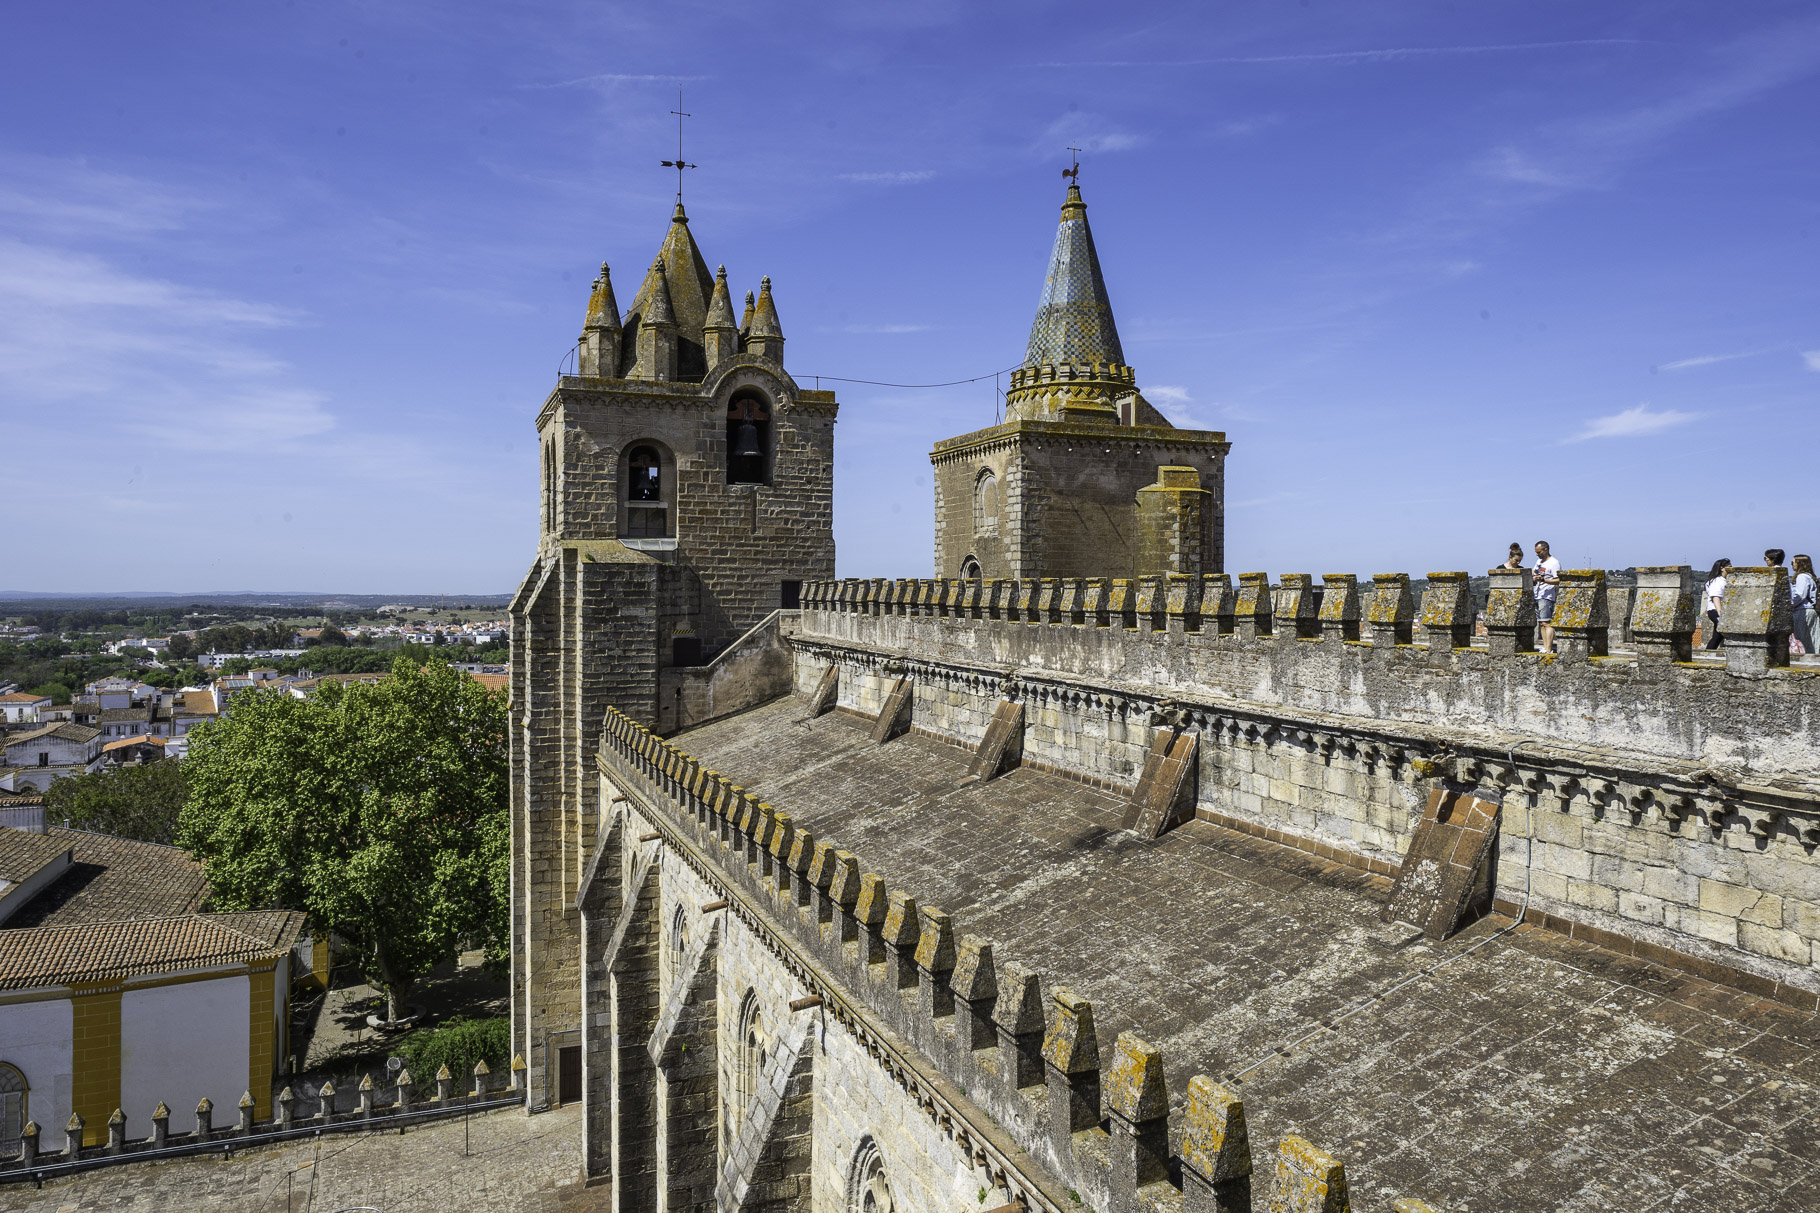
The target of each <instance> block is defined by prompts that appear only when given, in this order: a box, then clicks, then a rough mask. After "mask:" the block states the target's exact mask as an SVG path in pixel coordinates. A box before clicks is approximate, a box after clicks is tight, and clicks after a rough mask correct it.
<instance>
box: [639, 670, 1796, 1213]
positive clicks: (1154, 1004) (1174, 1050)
mask: <svg viewBox="0 0 1820 1213" xmlns="http://www.w3.org/2000/svg"><path fill="white" fill-rule="evenodd" d="M803 716H804V705H803V702H802V700H800V699H796V698H785V699H780V700H776V701H773V702H772V703H770V704H767V705H765V706H762V707H759V708H755V709H753V710H751V711H748V712H745V713H741V714H739V715H735V716H732V717H728V718H726V719H724V720H721V721H718V722H715V723H712V724H708V725H703V726H701V727H699V728H696V729H692V730H689V731H687V732H684V733H682V734H680V735H679V736H677V737H676V738H675V739H674V741H675V744H676V745H677V746H678V747H680V748H681V749H683V750H684V751H686V752H688V753H689V754H691V755H692V756H694V757H695V758H696V759H697V760H698V761H700V762H701V763H702V765H703V766H705V767H709V768H712V769H714V770H717V771H719V772H720V773H721V774H723V775H725V776H726V777H728V778H730V779H732V780H733V781H734V782H735V783H737V784H740V785H742V786H744V787H746V788H748V789H749V790H750V791H751V792H753V793H754V794H755V795H757V796H758V797H760V798H761V799H763V800H765V801H768V802H769V803H770V804H772V805H773V806H775V807H776V808H777V809H779V810H785V811H788V812H789V813H790V814H791V815H792V817H793V818H794V819H795V821H796V822H797V824H798V826H800V827H807V828H810V829H813V830H814V831H815V834H816V837H817V838H818V839H820V840H823V841H827V842H831V843H833V844H834V845H836V846H839V847H843V848H846V849H849V850H851V851H853V852H855V853H856V854H857V855H858V857H859V861H860V864H861V867H862V870H864V871H870V872H877V873H879V874H881V875H882V876H883V877H884V878H885V880H886V882H887V883H888V884H889V885H890V886H891V887H892V888H894V889H897V888H901V889H903V890H904V891H906V892H908V893H910V894H912V895H913V896H915V897H916V899H917V901H918V903H919V904H920V905H924V906H939V907H940V908H941V909H943V910H946V911H947V912H948V913H950V914H951V915H953V920H954V928H955V930H956V932H958V933H962V934H978V935H982V936H985V937H987V938H990V939H992V940H993V941H994V945H995V950H996V952H997V955H998V959H999V961H1000V963H1001V964H1002V963H1003V962H1004V961H1006V960H1012V961H1016V962H1018V963H1020V964H1025V965H1029V966H1031V967H1033V968H1036V969H1038V970H1040V971H1041V972H1042V973H1043V975H1044V982H1045V984H1046V985H1053V984H1061V985H1067V986H1069V987H1071V988H1072V989H1073V990H1074V991H1075V992H1076V993H1078V994H1079V995H1081V996H1082V997H1085V998H1088V999H1090V1000H1091V1001H1092V1003H1093V1009H1094V1017H1095V1019H1096V1021H1097V1027H1098V1043H1099V1045H1100V1050H1101V1060H1102V1064H1103V1065H1107V1066H1109V1065H1110V1064H1111V1061H1112V1056H1113V1048H1114V1042H1115V1040H1116V1038H1117V1036H1118V1034H1119V1033H1120V1032H1122V1031H1134V1032H1136V1033H1138V1034H1139V1035H1141V1036H1142V1037H1143V1038H1144V1039H1146V1040H1148V1041H1150V1042H1151V1043H1152V1044H1154V1045H1156V1046H1157V1047H1158V1048H1160V1049H1161V1050H1162V1053H1163V1057H1164V1062H1165V1065H1166V1067H1167V1078H1168V1084H1169V1094H1170V1099H1171V1101H1172V1103H1173V1104H1174V1105H1175V1106H1176V1107H1177V1108H1178V1109H1179V1107H1180V1105H1181V1103H1182V1101H1183V1099H1184V1097H1185V1092H1186V1088H1187V1085H1188V1080H1189V1078H1190V1077H1192V1076H1193V1075H1195V1074H1208V1075H1211V1076H1214V1077H1215V1078H1216V1079H1219V1080H1220V1081H1223V1082H1226V1083H1227V1085H1228V1086H1231V1087H1232V1088H1233V1089H1234V1090H1236V1091H1238V1092H1239V1093H1240V1094H1241V1095H1243V1096H1244V1097H1245V1100H1246V1114H1247V1117H1248V1118H1249V1120H1250V1125H1251V1140H1252V1143H1253V1144H1252V1148H1253V1150H1254V1152H1261V1151H1262V1149H1263V1148H1264V1146H1265V1144H1266V1143H1268V1144H1269V1146H1270V1147H1271V1148H1274V1145H1275V1143H1276V1142H1278V1141H1280V1140H1281V1139H1282V1138H1283V1137H1284V1136H1286V1135H1287V1134H1291V1133H1295V1134H1300V1135H1302V1136H1305V1137H1307V1138H1309V1139H1310V1140H1313V1141H1315V1142H1317V1143H1319V1144H1321V1145H1323V1146H1324V1147H1325V1148H1329V1149H1331V1150H1332V1151H1334V1153H1336V1154H1337V1155H1339V1156H1340V1157H1341V1158H1343V1159H1344V1161H1345V1163H1346V1168H1347V1178H1348V1181H1349V1183H1350V1185H1351V1190H1352V1196H1353V1207H1354V1208H1360V1209H1381V1208H1386V1207H1388V1204H1389V1200H1390V1198H1391V1197H1392V1196H1393V1195H1400V1194H1403V1193H1409V1192H1419V1193H1421V1194H1422V1196H1423V1197H1424V1198H1426V1199H1428V1200H1431V1201H1433V1202H1434V1203H1435V1204H1436V1206H1437V1207H1440V1208H1461V1209H1465V1208H1475V1209H1476V1208H1484V1207H1490V1206H1487V1204H1486V1201H1487V1200H1489V1201H1490V1202H1491V1205H1492V1206H1495V1207H1497V1208H1501V1209H1504V1208H1508V1209H1554V1208H1563V1207H1572V1208H1575V1209H1585V1210H1603V1211H1607V1213H1637V1211H1639V1210H1645V1209H1649V1210H1655V1209H1664V1210H1666V1209H1670V1208H1696V1207H1698V1208H1707V1207H1712V1208H1721V1207H1724V1208H1746V1207H1748V1208H1750V1209H1753V1210H1764V1211H1775V1213H1796V1211H1797V1210H1806V1209H1810V1208H1811V1207H1812V1203H1811V1198H1812V1192H1813V1190H1814V1189H1813V1186H1812V1185H1813V1184H1814V1182H1815V1181H1816V1176H1820V1168H1817V1167H1816V1163H1820V1154H1816V1152H1815V1150H1814V1148H1813V1147H1812V1145H1811V1141H1812V1134H1811V1133H1809V1132H1807V1131H1806V1128H1807V1127H1808V1126H1812V1125H1814V1124H1817V1123H1820V1084H1816V1083H1815V1082H1814V1078H1813V1075H1814V1074H1815V1073H1820V1017H1816V1016H1814V1015H1811V1014H1806V1013H1803V1012H1800V1011H1797V1010H1795V1009H1793V1008H1790V1007H1787V1006H1784V1005H1782V1004H1778V1003H1772V1002H1768V1001H1763V1000H1759V999H1757V998H1755V997H1753V996H1751V995H1748V994H1744V993H1742V992H1740V991H1737V990H1734V989H1728V988H1726V987H1723V986H1719V985H1715V984H1713V983H1710V982H1707V981H1704V980H1701V979H1700V978H1698V977H1694V976H1692V975H1689V974H1686V973H1681V972H1676V971H1672V970H1668V969H1665V968H1662V967H1660V966H1657V965H1654V964H1651V963H1648V962H1646V961H1644V960H1641V959H1638V958H1635V957H1630V956H1620V955H1618V954H1616V953H1613V952H1608V951H1604V950H1602V949H1599V948H1597V947H1594V946H1592V945H1590V944H1586V943H1582V942H1579V941H1576V940H1572V939H1568V938H1565V937H1563V936H1560V935H1556V934H1553V933H1550V932H1545V931H1542V930H1540V929H1538V928H1534V927H1523V928H1520V929H1518V930H1517V931H1514V932H1511V933H1509V934H1505V935H1503V936H1501V937H1499V938H1497V939H1495V940H1491V941H1489V942H1485V941H1486V939H1487V936H1489V935H1492V934H1493V933H1494V932H1495V931H1497V930H1498V929H1499V928H1500V927H1501V926H1502V925H1504V923H1503V921H1502V920H1498V919H1486V920H1483V921H1481V922H1479V923H1478V924H1476V925H1474V926H1472V927H1470V928H1468V929H1467V930H1466V931H1463V932H1462V933H1461V934H1460V935H1457V936H1455V937H1454V938H1452V939H1449V940H1446V941H1443V942H1439V943H1436V942H1433V941H1430V940H1426V939H1424V938H1422V937H1421V935H1420V933H1419V932H1412V931H1411V930H1409V929H1408V928H1406V927H1401V926H1398V925H1396V924H1393V923H1385V922H1382V921H1380V919H1379V911H1380V909H1381V908H1382V906H1383V904H1384V901H1385V899H1386V897H1387V895H1388V890H1389V882H1388V881H1387V880H1385V879H1383V878H1382V877H1376V876H1371V875H1368V874H1366V873H1363V872H1359V871H1357V870H1354V869H1351V868H1344V867H1340V866H1338V865H1335V864H1331V863H1328V862H1326V861H1324V860H1320V859H1317V858H1315V857H1313V856H1310V855H1307V854H1304V853H1302V852H1298V851H1291V850H1289V849H1287V848H1283V847H1278V846H1275V845H1273V844H1271V843H1269V842H1266V841H1263V840H1260V839H1255V838H1252V837H1250V836H1248V835H1244V834H1240V833H1237V832H1234V831H1231V830H1226V829H1223V828H1221V827H1219V826H1216V825H1214V824H1212V823H1210V822H1205V821H1192V822H1189V823H1187V824H1185V825H1183V826H1180V827H1179V828H1177V829H1175V830H1173V831H1171V832H1170V833H1168V834H1165V835H1163V836H1162V837H1161V838H1160V839H1157V840H1156V841H1154V842H1147V841H1141V840H1139V839H1138V838H1136V837H1135V836H1134V835H1132V834H1130V833H1128V832H1126V831H1124V830H1123V829H1122V826H1123V821H1124V815H1125V803H1124V797H1123V796H1122V795H1118V794H1114V793H1109V792H1107V791H1104V790H1101V789H1097V788H1093V787H1088V786H1085V785H1083V784H1080V783H1076V782H1074V781H1072V780H1068V779H1065V778H1063V777H1061V776H1058V775H1054V774H1049V773H1045V772H1042V771H1039V770H1035V769H1032V768H1029V767H1024V768H1020V769H1018V770H1014V771H1012V772H1010V773H1009V774H1007V775H1004V776H1002V777H1000V778H998V779H995V780H993V781H991V782H990V783H985V784H978V783H974V784H969V785H966V786H959V785H960V780H961V779H962V777H963V776H965V775H966V774H967V773H968V763H969V760H970V757H971V756H970V754H969V753H968V752H967V751H965V750H962V749H960V748H958V747H953V746H950V745H947V744H944V743H942V742H940V741H936V740H934V739H932V738H929V737H926V736H921V735H916V734H911V735H908V736H904V737H900V738H898V739H897V740H895V741H892V742H890V743H889V744H886V745H875V744H873V743H872V742H871V740H870V738H869V736H868V732H869V728H870V726H869V724H867V723H865V722H861V721H857V720H855V719H853V718H851V717H848V716H845V715H841V714H831V715H827V716H823V717H821V718H819V719H815V720H803V719H802V717H803ZM1482 943H1483V946H1477V945H1480V944H1482ZM1475 946H1477V950H1476V951H1471V952H1470V954H1467V953H1468V952H1469V950H1470V949H1473V948H1475ZM1443 961H1448V962H1450V963H1447V964H1446V965H1445V966H1444V967H1437V966H1438V965H1439V964H1440V962H1443ZM1374 994H1376V995H1381V997H1379V998H1378V999H1376V1000H1375V1001H1370V1003H1369V1006H1368V1008H1367V1009H1365V1010H1363V1011H1360V1012H1359V1013H1358V1014H1356V1015H1353V1016H1351V1017H1349V1018H1347V1019H1345V1020H1343V1021H1341V1022H1339V1023H1338V1024H1337V1025H1335V1026H1333V1027H1324V1026H1323V1020H1324V1019H1328V1018H1331V1017H1332V1016H1333V1015H1335V1014H1336V1013H1337V1012H1339V1011H1341V1010H1342V1009H1346V1008H1350V1007H1353V1006H1354V1005H1356V1004H1359V1003H1360V1002H1362V1001H1366V1000H1371V999H1372V996H1373V995H1374ZM1311 1032H1312V1035H1309V1036H1308V1037H1307V1039H1305V1040H1303V1039H1301V1038H1302V1037H1303V1036H1304V1034H1307V1033H1311ZM1292 1042H1294V1043H1293V1047H1290V1045H1291V1043H1292ZM1279 1045H1281V1046H1284V1048H1285V1051H1283V1052H1277V1051H1276V1048H1277V1046H1279ZM1235 1074H1237V1075H1240V1078H1239V1079H1238V1080H1237V1081H1234V1080H1233V1079H1231V1078H1229V1077H1227V1076H1230V1075H1235ZM1252 1178H1253V1184H1254V1188H1253V1199H1254V1201H1256V1207H1259V1208H1262V1207H1264V1205H1265V1203H1266V1202H1267V1200H1268V1197H1269V1186H1270V1184H1271V1182H1272V1179H1271V1176H1270V1173H1269V1171H1268V1170H1267V1169H1266V1168H1263V1167H1260V1168H1259V1170H1258V1172H1257V1173H1255V1174H1254V1175H1253V1177H1252ZM1683 1202H1684V1203H1683Z"/></svg>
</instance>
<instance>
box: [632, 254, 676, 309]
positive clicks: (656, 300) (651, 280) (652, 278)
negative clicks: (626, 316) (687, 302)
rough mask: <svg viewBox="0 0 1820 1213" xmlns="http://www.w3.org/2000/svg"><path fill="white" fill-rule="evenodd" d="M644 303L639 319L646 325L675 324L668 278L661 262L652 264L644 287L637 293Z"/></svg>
mask: <svg viewBox="0 0 1820 1213" xmlns="http://www.w3.org/2000/svg"><path fill="white" fill-rule="evenodd" d="M638 293H639V294H640V295H641V296H643V298H644V301H645V306H644V313H643V315H642V317H641V319H642V320H643V321H644V323H646V324H675V323H676V309H675V307H674V305H672V304H671V302H670V276H669V275H668V274H666V273H665V272H664V263H663V262H662V261H656V262H653V263H652V265H651V272H650V273H649V274H647V275H645V285H644V286H643V287H641V288H640V289H639V292H638Z"/></svg>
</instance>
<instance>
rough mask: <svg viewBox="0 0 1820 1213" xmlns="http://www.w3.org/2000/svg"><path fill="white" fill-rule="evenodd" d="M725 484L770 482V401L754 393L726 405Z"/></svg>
mask: <svg viewBox="0 0 1820 1213" xmlns="http://www.w3.org/2000/svg"><path fill="white" fill-rule="evenodd" d="M727 483H728V484H770V483H771V402H770V401H769V400H767V399H766V398H765V397H763V396H761V395H759V394H758V393H756V392H743V393H741V394H740V395H738V396H735V397H734V398H733V400H732V403H730V404H728V405H727Z"/></svg>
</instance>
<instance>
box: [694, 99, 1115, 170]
mask: <svg viewBox="0 0 1820 1213" xmlns="http://www.w3.org/2000/svg"><path fill="white" fill-rule="evenodd" d="M676 104H678V105H681V104H682V102H681V101H680V100H678V101H677V103H676ZM1068 150H1069V151H1071V152H1073V153H1074V167H1073V168H1065V169H1063V170H1062V176H1064V177H1066V178H1068V179H1069V180H1070V181H1072V182H1074V184H1076V185H1079V184H1080V183H1081V149H1080V148H1078V147H1071V148H1069V149H1068ZM665 163H668V161H665Z"/></svg>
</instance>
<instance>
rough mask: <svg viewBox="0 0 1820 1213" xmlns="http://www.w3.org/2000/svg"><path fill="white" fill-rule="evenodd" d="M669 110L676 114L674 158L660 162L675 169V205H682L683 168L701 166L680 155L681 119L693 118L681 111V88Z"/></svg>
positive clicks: (677, 91) (691, 115) (692, 115)
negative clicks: (674, 103)
mask: <svg viewBox="0 0 1820 1213" xmlns="http://www.w3.org/2000/svg"><path fill="white" fill-rule="evenodd" d="M670 112H671V113H672V114H675V115H676V159H674V160H665V161H662V162H661V163H662V164H663V166H664V167H665V168H673V169H675V170H676V205H677V206H681V205H682V175H683V170H684V169H686V168H700V167H701V166H700V165H697V164H689V163H687V162H685V161H684V160H683V156H682V136H683V119H684V118H693V117H694V116H695V115H694V114H690V113H685V112H684V111H683V107H682V90H681V89H677V90H676V108H675V109H673V110H671V111H670Z"/></svg>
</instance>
